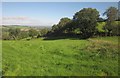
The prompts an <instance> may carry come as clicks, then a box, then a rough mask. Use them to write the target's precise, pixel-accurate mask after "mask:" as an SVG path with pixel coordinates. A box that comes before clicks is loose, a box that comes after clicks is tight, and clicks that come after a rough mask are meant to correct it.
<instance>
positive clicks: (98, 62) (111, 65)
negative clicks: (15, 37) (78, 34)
mask: <svg viewBox="0 0 120 78" xmlns="http://www.w3.org/2000/svg"><path fill="white" fill-rule="evenodd" d="M117 39H118V38H117V37H104V38H91V39H88V40H78V39H60V40H43V39H34V40H30V41H25V40H19V41H2V67H3V75H4V76H108V75H109V76H117V75H118V41H117Z"/></svg>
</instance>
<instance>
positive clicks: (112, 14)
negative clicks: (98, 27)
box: [103, 7, 118, 36]
mask: <svg viewBox="0 0 120 78" xmlns="http://www.w3.org/2000/svg"><path fill="white" fill-rule="evenodd" d="M103 15H106V16H107V21H106V25H105V27H104V29H105V31H106V35H109V36H111V34H112V32H113V31H112V30H113V28H114V21H115V20H118V9H117V8H116V7H109V8H108V9H107V10H106V11H105V12H104V13H103Z"/></svg>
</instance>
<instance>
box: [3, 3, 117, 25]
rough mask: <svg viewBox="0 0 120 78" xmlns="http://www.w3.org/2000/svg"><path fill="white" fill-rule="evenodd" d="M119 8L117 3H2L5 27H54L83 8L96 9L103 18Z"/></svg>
mask: <svg viewBox="0 0 120 78" xmlns="http://www.w3.org/2000/svg"><path fill="white" fill-rule="evenodd" d="M110 6H114V7H118V3H117V2H2V24H3V25H37V26H52V25H53V24H57V23H58V22H59V20H60V19H61V18H63V17H68V18H71V19H72V18H73V15H74V14H75V13H76V12H78V11H79V10H81V9H83V8H96V9H97V10H98V11H99V12H100V15H101V17H103V16H102V14H103V12H105V10H106V9H107V8H108V7H110Z"/></svg>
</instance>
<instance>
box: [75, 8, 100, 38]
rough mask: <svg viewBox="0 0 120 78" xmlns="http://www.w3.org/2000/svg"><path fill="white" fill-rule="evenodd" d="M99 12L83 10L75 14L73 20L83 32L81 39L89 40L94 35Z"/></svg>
mask: <svg viewBox="0 0 120 78" xmlns="http://www.w3.org/2000/svg"><path fill="white" fill-rule="evenodd" d="M98 18H99V12H98V11H97V10H96V9H92V8H83V9H82V10H80V11H79V12H77V13H75V15H74V16H73V20H75V21H76V23H77V27H78V28H79V29H80V31H81V38H89V37H91V36H93V35H94V33H95V30H96V26H97V19H98Z"/></svg>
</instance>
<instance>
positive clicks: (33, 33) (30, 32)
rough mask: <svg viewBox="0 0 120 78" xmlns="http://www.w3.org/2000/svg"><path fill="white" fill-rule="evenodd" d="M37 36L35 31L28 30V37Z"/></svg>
mask: <svg viewBox="0 0 120 78" xmlns="http://www.w3.org/2000/svg"><path fill="white" fill-rule="evenodd" d="M37 35H38V32H37V30H35V29H30V30H29V36H30V37H32V38H33V37H34V36H37Z"/></svg>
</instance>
